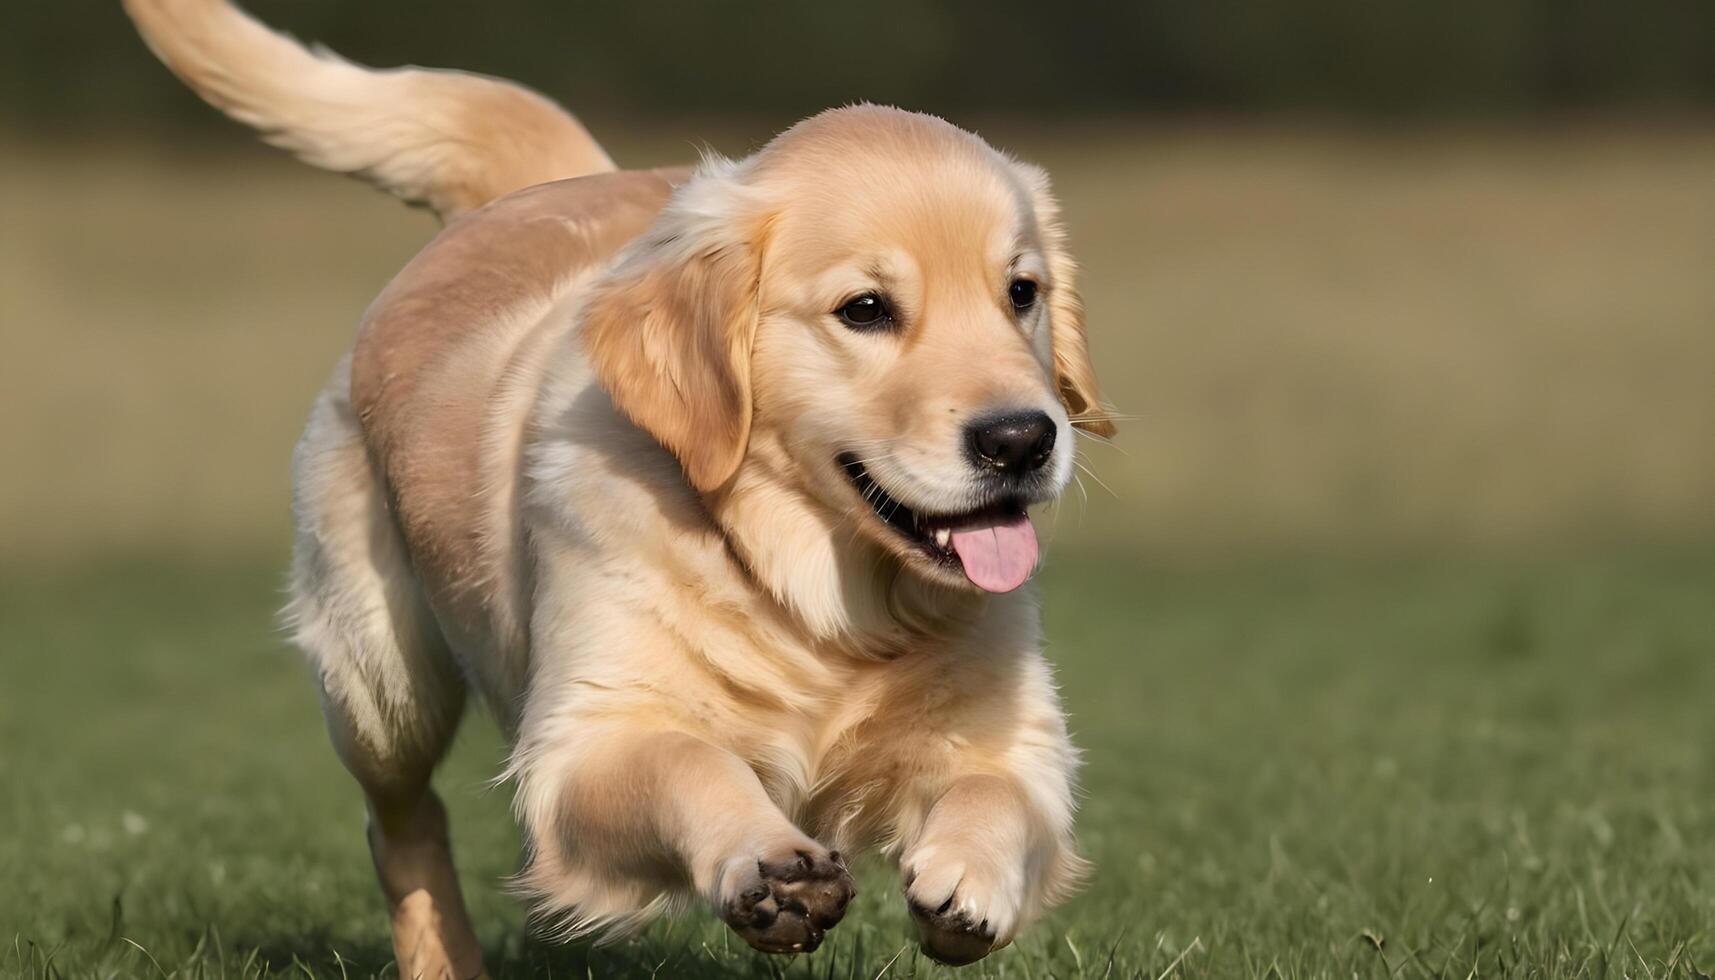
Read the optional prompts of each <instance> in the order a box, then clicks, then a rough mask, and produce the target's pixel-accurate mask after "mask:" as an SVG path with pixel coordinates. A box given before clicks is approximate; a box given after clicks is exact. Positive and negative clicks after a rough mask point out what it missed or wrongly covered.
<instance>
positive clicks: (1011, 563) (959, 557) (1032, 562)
mask: <svg viewBox="0 0 1715 980" xmlns="http://www.w3.org/2000/svg"><path fill="white" fill-rule="evenodd" d="M839 464H840V468H841V469H843V470H845V473H846V478H847V479H848V480H850V481H851V484H852V487H853V489H855V490H857V492H858V496H860V497H862V498H863V501H864V503H866V504H868V505H869V509H870V510H871V511H873V512H874V513H875V516H876V518H877V519H879V520H880V521H881V522H882V523H883V524H886V525H887V526H888V527H890V528H892V529H893V531H894V532H895V533H897V534H899V535H900V536H901V537H903V538H904V539H906V540H907V541H909V542H910V543H912V544H913V545H915V546H916V547H917V548H918V550H919V551H920V552H921V553H922V554H923V555H924V557H926V558H928V559H929V560H930V561H932V562H934V563H936V564H938V565H941V566H943V567H945V568H947V569H949V570H951V569H954V568H957V569H959V570H961V571H963V572H964V574H965V577H966V578H968V579H970V581H971V583H972V584H973V585H976V586H977V587H978V588H981V589H984V590H987V591H989V592H1011V591H1012V590H1013V589H1016V588H1018V587H1019V586H1020V585H1023V584H1024V581H1025V580H1026V579H1028V578H1029V577H1030V573H1031V572H1032V571H1033V570H1035V568H1036V555H1037V546H1036V529H1035V528H1034V527H1032V526H1031V524H1030V515H1029V514H1027V513H1026V512H1025V509H1024V500H1023V499H1022V498H1020V497H1016V496H1008V497H1002V498H1001V499H999V500H997V501H995V502H994V503H992V504H988V505H986V506H984V507H980V508H978V509H976V510H970V511H964V512H962V513H957V514H928V513H924V512H923V511H919V510H914V509H912V508H911V507H907V506H906V505H905V504H904V503H902V502H900V501H899V500H898V499H897V498H895V497H893V496H892V495H890V494H889V493H888V492H887V491H886V490H885V489H884V488H883V487H882V486H881V484H880V483H877V482H876V480H875V478H874V477H872V476H870V475H869V471H868V470H866V469H864V466H863V463H861V462H860V461H859V460H858V458H857V457H856V456H854V455H852V454H851V453H842V454H841V455H840V457H839Z"/></svg>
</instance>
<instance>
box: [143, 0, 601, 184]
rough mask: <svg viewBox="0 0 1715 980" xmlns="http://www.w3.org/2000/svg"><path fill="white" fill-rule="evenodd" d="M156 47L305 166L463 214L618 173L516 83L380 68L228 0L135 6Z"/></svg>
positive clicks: (185, 77) (566, 118)
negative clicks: (502, 199)
mask: <svg viewBox="0 0 1715 980" xmlns="http://www.w3.org/2000/svg"><path fill="white" fill-rule="evenodd" d="M123 2H124V5H125V10H126V12H127V13H129V14H130V15H131V19H132V20H133V21H134V22H136V24H137V30H138V31H139V32H140V33H141V34H142V35H143V39H144V40H145V41H146V42H148V44H149V47H150V48H151V49H152V50H153V51H154V52H155V54H156V55H157V56H159V57H160V59H161V61H163V62H164V63H165V64H166V66H167V67H168V68H169V69H171V70H172V72H173V74H175V75H177V76H178V77H179V79H180V80H181V81H183V82H184V83H185V84H186V85H188V86H190V87H191V89H192V90H193V91H195V92H196V93H197V94H198V95H200V96H202V98H203V99H204V100H205V101H207V102H208V103H209V104H210V105H213V106H214V107H215V108H217V109H219V110H221V111H222V112H224V113H226V114H227V115H228V116H231V117H232V118H234V119H236V120H238V121H239V122H241V123H244V124H245V125H247V126H251V127H253V128H255V129H257V130H260V131H261V133H262V137H263V139H265V140H267V141H268V142H269V143H271V144H273V145H275V146H278V147H282V148H284V149H287V150H290V151H292V152H293V153H295V154H297V156H298V158H299V159H301V160H303V161H304V162H306V163H310V164H313V165H315V166H317V167H323V168H326V169H328V170H335V171H338V172H340V173H346V174H352V175H355V176H357V177H361V178H362V179H364V180H367V181H369V182H370V183H373V184H375V185H377V186H379V187H381V188H383V189H385V190H387V191H389V192H391V193H393V194H396V195H398V196H399V197H401V198H404V199H405V200H407V201H410V202H413V203H419V204H426V205H427V206H429V207H430V208H433V209H434V210H435V211H436V212H437V213H439V214H440V215H441V217H442V218H450V217H452V216H454V215H456V214H459V213H461V212H464V211H469V210H471V209H472V208H476V207H480V206H481V205H483V204H485V203H487V202H488V201H491V200H493V199H494V198H497V197H499V196H501V195H503V194H507V193H510V192H511V191H515V190H518V189H519V188H522V187H528V186H530V185H532V184H539V183H542V182H543V181H548V180H558V179H560V178H562V177H577V176H581V175H583V174H590V173H599V172H602V171H608V170H612V169H613V161H612V160H610V159H608V156H607V153H606V152H605V151H603V150H602V148H601V145H600V144H598V143H596V141H595V140H594V139H593V138H591V137H590V134H589V133H588V132H587V131H586V130H585V129H584V127H583V126H582V125H580V124H579V123H578V121H577V120H576V119H574V118H573V117H572V116H571V114H570V113H568V112H566V111H565V110H564V109H561V108H560V107H559V106H558V105H555V104H554V103H553V102H551V101H549V100H548V99H546V98H544V97H542V96H541V95H538V94H536V93H535V92H532V91H530V90H529V89H527V88H524V87H523V86H521V85H517V84H514V83H512V82H507V81H502V80H500V79H496V78H488V77H486V76H482V75H473V74H469V73H466V72H458V71H431V70H425V69H420V68H398V69H392V70H388V71H374V70H371V69H368V68H364V67H363V66H361V65H355V64H352V63H351V62H349V61H346V60H344V59H342V58H340V57H339V56H338V55H335V54H334V53H332V52H331V51H327V50H324V49H317V50H314V51H312V50H309V49H306V48H305V47H303V46H302V45H300V44H298V43H297V42H296V41H294V40H292V39H291V38H289V37H287V36H285V35H283V34H277V33H275V32H274V31H271V30H269V29H268V28H267V27H265V26H264V25H262V24H260V23H258V22H257V21H256V20H254V19H252V18H251V17H249V16H248V15H246V14H245V13H244V12H243V11H241V10H239V9H238V8H236V7H234V6H232V5H231V4H230V3H227V2H226V0H123Z"/></svg>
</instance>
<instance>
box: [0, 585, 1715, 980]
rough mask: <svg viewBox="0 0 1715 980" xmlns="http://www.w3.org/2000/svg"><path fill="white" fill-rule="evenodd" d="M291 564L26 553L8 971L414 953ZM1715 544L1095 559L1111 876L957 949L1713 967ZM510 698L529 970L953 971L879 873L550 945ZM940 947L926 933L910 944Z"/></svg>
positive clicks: (481, 809) (1077, 698) (484, 817)
mask: <svg viewBox="0 0 1715 980" xmlns="http://www.w3.org/2000/svg"><path fill="white" fill-rule="evenodd" d="M278 581H279V576H278V574H277V573H276V572H275V571H274V570H272V569H269V568H265V567H263V568H259V567H255V566H239V567H230V566H219V565H210V566H202V567H186V566H182V565H152V564H139V565H132V566H125V567H107V568H105V569H103V570H100V571H85V572H75V573H72V572H68V573H65V574H63V575H60V576H58V577H44V576H39V575H38V576H33V577H22V576H19V575H17V574H13V575H11V576H10V577H8V578H4V579H0V786H3V787H4V789H3V791H0V941H4V943H5V944H6V945H7V946H8V947H9V948H6V949H4V950H0V975H6V976H12V975H17V976H23V977H47V976H66V977H98V976H125V977H129V976H137V977H149V976H155V977H159V976H164V975H175V976H181V977H199V976H210V977H223V976H238V977H250V976H264V975H280V976H316V977H341V976H351V977H359V976H368V975H371V974H376V973H385V974H387V975H390V976H391V975H393V973H394V970H393V968H392V967H391V965H390V958H391V957H390V953H389V950H388V948H387V942H386V932H385V927H384V922H383V916H382V912H381V901H380V897H379V894H378V891H377V888H376V886H375V883H374V881H373V878H372V875H371V871H370V869H369V867H368V859H367V855H366V853H365V849H364V845H363V836H362V832H361V823H362V817H361V806H360V803H359V799H358V795H357V793H356V790H355V789H354V787H353V785H352V784H351V783H350V781H349V779H348V778H347V777H346V775H345V774H344V773H343V772H342V771H341V769H340V768H339V765H338V763H337V762H336V761H335V759H334V756H333V754H332V752H331V751H329V749H328V748H327V746H326V744H325V737H324V735H323V733H322V730H321V723H320V720H319V717H318V714H317V709H316V704H315V698H314V696H313V694H312V693H311V686H310V683H309V679H308V677H307V674H306V670H305V668H304V667H303V666H302V664H301V663H300V662H299V661H298V660H297V658H296V657H295V656H294V655H293V654H292V653H291V652H290V651H288V650H287V649H285V647H284V646H283V644H282V643H281V642H280V639H279V637H278V636H277V634H276V633H275V632H274V631H273V624H272V619H271V616H272V612H273V609H274V607H275V606H276V604H277V602H278V598H279V597H278V595H277V585H278ZM1712 595H1715V555H1702V556H1681V557H1663V556H1659V555H1657V556H1646V557H1638V556H1631V557H1614V558H1608V559H1602V560H1594V559H1591V560H1583V561H1565V562H1559V563H1554V564H1547V563H1542V564H1534V565H1533V564H1522V563H1510V564H1501V563H1477V562H1471V561H1464V562H1451V561H1449V562H1440V563H1420V564H1411V565H1401V564H1396V565H1381V564H1350V563H1347V564H1331V563H1321V564H1317V563H1309V564H1295V565H1286V564H1281V565H1273V566H1266V567H1250V568H1244V569H1232V568H1229V569H1227V570H1208V571H1197V572H1186V573H1169V572H1166V571H1163V570H1160V569H1150V568H1145V567H1142V566H1139V565H1137V564H1135V563H1133V562H1129V561H1122V560H1099V559H1093V558H1086V559H1073V558H1064V559H1062V560H1060V561H1058V562H1057V563H1055V564H1054V565H1053V566H1052V567H1051V569H1050V572H1049V573H1048V576H1047V604H1048V615H1049V622H1050V630H1049V632H1050V635H1051V637H1052V650H1051V652H1052V655H1053V657H1054V659H1055V660H1056V661H1057V662H1058V663H1059V664H1060V666H1061V676H1062V679H1063V683H1064V689H1065V694H1066V699H1067V703H1068V707H1069V709H1070V711H1071V713H1072V716H1073V725H1074V728H1075V730H1076V732H1077V738H1078V740H1079V742H1080V743H1081V744H1082V745H1083V746H1084V747H1085V749H1086V750H1087V757H1088V767H1087V770H1086V774H1087V780H1086V800H1085V804H1084V809H1083V817H1082V821H1081V825H1082V836H1083V840H1084V843H1085V845H1086V848H1087V850H1088V852H1089V853H1090V855H1091V857H1093V858H1094V859H1095V862H1096V866H1097V868H1098V869H1099V870H1098V873H1097V875H1096V877H1095V879H1094V881H1093V882H1092V884H1091V887H1090V888H1089V889H1088V891H1087V892H1086V893H1085V894H1083V895H1082V896H1081V897H1080V898H1079V899H1077V900H1076V901H1074V902H1073V903H1071V904H1070V905H1068V906H1066V907H1065V908H1063V909H1061V910H1060V911H1058V912H1057V913H1055V914H1054V915H1053V916H1052V917H1050V918H1049V919H1048V920H1047V921H1046V922H1044V923H1043V924H1041V925H1039V926H1037V927H1036V928H1035V929H1033V930H1031V931H1030V932H1029V933H1027V934H1026V935H1024V936H1023V937H1022V938H1021V939H1020V941H1019V942H1018V943H1017V944H1016V946H1015V947H1014V948H1012V949H1008V950H1005V951H1002V952H1000V953H998V954H996V955H994V956H992V957H990V958H989V959H988V960H987V961H985V962H984V963H983V964H982V965H980V966H977V967H973V968H970V969H968V970H966V971H963V972H962V973H961V974H960V975H961V976H965V977H975V976H1005V977H1050V976H1053V977H1065V978H1071V977H1109V976H1112V977H1123V978H1134V977H1142V978H1145V980H1154V978H1157V977H1162V976H1177V977H1193V978H1197V977H1206V978H1220V980H1225V978H1230V977H1271V976H1276V977H1281V978H1293V977H1328V978H1335V977H1338V978H1350V977H1364V978H1369V977H1377V978H1380V977H1402V978H1404V977H1447V978H1453V980H1458V978H1465V977H1469V976H1478V977H1518V978H1526V977H1533V978H1534V977H1542V978H1550V977H1567V978H1573V977H1576V978H1599V977H1600V978H1610V977H1611V978H1618V977H1656V978H1659V977H1694V976H1700V975H1701V974H1700V973H1699V972H1698V971H1699V970H1700V969H1701V970H1702V971H1709V970H1711V969H1715V939H1712V938H1711V936H1710V935H1709V931H1708V930H1709V926H1710V923H1712V922H1715V891H1712V889H1711V885H1712V884H1715V882H1711V880H1710V877H1711V869H1712V868H1715V817H1712V811H1711V809H1710V807H1709V803H1710V801H1711V800H1712V799H1715V767H1712V766H1711V765H1710V757H1709V747H1710V746H1711V745H1715V713H1712V712H1711V711H1710V706H1711V705H1710V702H1711V697H1710V695H1711V693H1712V692H1715V602H1711V599H1710V597H1711V596H1712ZM501 753H502V748H501V746H500V745H499V743H498V741H497V739H496V738H495V736H494V734H493V732H492V729H491V728H490V726H488V725H487V723H486V722H484V721H482V720H480V719H478V720H476V722H475V723H474V724H470V725H469V726H468V728H467V732H466V733H465V736H464V737H463V738H462V739H461V742H460V744H459V746H458V748H457V750H456V751H455V753H454V755H453V758H452V759H451V760H450V761H449V762H448V764H447V765H446V767H445V768H444V770H443V772H442V774H441V777H440V781H439V782H440V786H441V790H442V793H443V795H444V796H445V797H446V798H447V800H448V803H449V806H450V808H451V809H452V811H453V819H454V835H455V843H456V847H457V849H458V853H459V860H460V866H461V869H462V871H463V873H464V876H465V882H466V889H467V894H468V895H469V897H470V899H471V904H472V908H473V913H474V914H475V916H476V920H477V925H478V932H479V934H480V936H481V939H482V942H483V944H484V947H485V950H486V952H487V955H488V958H489V962H490V965H491V967H492V968H493V969H494V971H495V973H496V975H497V976H500V977H513V976H529V977H548V976H557V977H573V976H591V977H603V976H627V975H633V974H642V975H649V974H650V973H651V972H652V971H655V972H658V975H659V976H662V977H685V976H691V977H726V976H740V977H776V976H784V977H805V978H810V977H842V978H844V977H862V978H873V977H876V976H877V975H879V974H881V973H883V972H885V973H886V974H887V975H888V976H892V977H912V976H919V977H928V976H939V975H943V973H947V974H950V973H951V971H944V970H943V968H940V967H936V966H934V965H933V964H930V963H929V962H928V961H926V960H924V959H922V958H920V957H919V956H918V955H917V954H916V953H915V952H913V951H912V950H911V949H909V948H907V938H908V932H907V926H906V921H905V916H904V914H903V910H902V908H901V903H900V900H899V897H898V894H897V890H896V886H895V884H894V882H893V880H892V878H891V877H889V875H888V874H887V873H886V872H885V871H884V870H882V869H881V868H879V867H876V868H871V869H869V870H867V871H866V872H865V873H864V875H863V877H862V879H861V888H862V894H861V896H860V899H859V901H858V903H857V905H856V907H855V908H854V909H853V910H852V911H851V913H850V914H849V915H848V916H847V919H846V921H845V922H844V923H843V924H842V925H841V926H840V927H839V928H838V929H837V930H835V932H834V933H833V934H832V935H831V937H830V941H829V944H828V945H827V946H826V947H825V948H824V949H823V950H822V951H820V952H818V953H816V954H815V955H813V956H809V957H801V958H798V959H795V960H781V959H769V958H765V957H762V956H760V955H759V954H753V953H750V952H749V951H748V950H746V949H744V948H743V947H742V946H741V945H740V944H739V943H737V942H736V941H735V940H733V939H730V938H728V937H727V935H726V934H725V932H724V930H723V929H722V928H720V927H719V926H717V925H715V924H714V923H713V922H712V920H711V919H710V917H709V916H708V915H707V913H706V912H704V911H702V910H700V909H698V910H694V911H693V912H691V913H690V914H688V915H687V916H686V917H684V918H682V919H680V920H679V921H677V922H675V923H671V924H664V925H662V926H660V927H658V928H656V929H654V930H652V931H650V932H649V933H648V934H647V935H645V936H644V937H642V938H640V939H638V940H636V941H632V942H627V943H621V944H617V945H614V946H610V947H604V948H595V947H591V946H589V945H583V944H580V945H573V946H568V947H557V946H552V945H549V944H544V943H541V942H539V941H537V940H534V939H532V938H531V937H530V933H529V931H528V928H527V925H526V923H525V921H524V916H523V912H522V909H521V908H520V907H519V906H518V905H517V904H516V903H515V902H513V901H512V900H511V899H509V898H507V897H506V896H505V894H504V893H503V891H502V888H501V880H502V879H503V877H504V876H505V875H506V874H507V873H509V872H510V871H511V870H512V869H513V867H514V863H515V860H516V854H517V851H516V848H517V841H516V836H515V832H514V830H513V828H512V824H511V821H510V819H509V818H508V816H507V813H506V804H507V796H506V792H505V790H497V791H486V790H485V789H484V788H483V784H484V781H485V780H486V779H487V778H488V777H489V776H490V775H491V774H492V773H493V772H494V769H495V766H496V764H497V762H498V760H499V759H500V757H501ZM902 950H904V952H903V953H902V952H901V951H902Z"/></svg>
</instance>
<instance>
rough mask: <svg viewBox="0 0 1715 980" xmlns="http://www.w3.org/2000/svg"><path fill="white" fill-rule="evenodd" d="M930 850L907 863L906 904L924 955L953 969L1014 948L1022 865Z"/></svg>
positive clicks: (979, 856)
mask: <svg viewBox="0 0 1715 980" xmlns="http://www.w3.org/2000/svg"><path fill="white" fill-rule="evenodd" d="M997 857H998V856H997V855H975V854H970V855H966V854H958V853H955V852H952V851H950V850H947V849H942V848H936V847H932V846H931V847H925V848H923V849H922V850H919V851H918V852H917V853H916V854H913V855H912V856H911V857H910V858H909V859H908V860H906V861H905V862H904V867H905V901H906V905H907V907H908V908H909V909H910V910H911V919H912V921H913V922H916V923H917V936H918V939H919V940H920V941H921V942H922V944H923V952H925V953H927V954H928V955H929V957H930V958H931V959H934V960H938V961H940V962H942V963H946V964H948V965H949V966H964V965H966V964H967V963H975V962H976V961H977V960H980V959H982V958H983V957H985V956H987V955H988V954H990V953H992V952H994V951H995V950H997V949H999V948H1001V947H1002V946H1005V945H1006V944H1007V943H1010V942H1012V936H1013V933H1014V931H1015V930H1016V929H1017V928H1018V922H1019V915H1020V911H1021V909H1022V906H1023V904H1024V903H1023V895H1024V883H1023V870H1024V869H1023V867H1022V862H1018V864H1019V866H1018V867H1013V868H1009V867H1007V866H1006V865H1005V864H1004V863H1003V862H1001V861H999V860H997Z"/></svg>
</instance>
